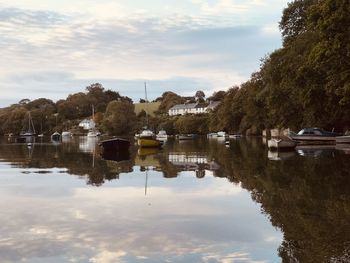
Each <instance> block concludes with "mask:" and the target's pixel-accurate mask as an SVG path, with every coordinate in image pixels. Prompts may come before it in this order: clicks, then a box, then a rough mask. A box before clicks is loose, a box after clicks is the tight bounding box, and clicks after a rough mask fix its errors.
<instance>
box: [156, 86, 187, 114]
mask: <svg viewBox="0 0 350 263" xmlns="http://www.w3.org/2000/svg"><path fill="white" fill-rule="evenodd" d="M157 100H158V101H159V100H161V104H160V106H159V112H161V113H166V112H168V110H169V109H170V108H171V107H173V106H174V105H176V104H182V103H185V101H186V99H185V98H183V97H181V96H179V95H177V94H176V93H174V92H171V91H167V92H164V93H163V94H162V96H161V97H160V98H157V99H156V101H157Z"/></svg>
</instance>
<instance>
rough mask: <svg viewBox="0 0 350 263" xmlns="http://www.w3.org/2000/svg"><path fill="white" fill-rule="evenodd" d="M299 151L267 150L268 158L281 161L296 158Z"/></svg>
mask: <svg viewBox="0 0 350 263" xmlns="http://www.w3.org/2000/svg"><path fill="white" fill-rule="evenodd" d="M296 155H297V153H296V152H295V151H294V150H292V151H270V150H268V152H267V158H269V160H271V161H281V160H287V159H291V158H295V156H296Z"/></svg>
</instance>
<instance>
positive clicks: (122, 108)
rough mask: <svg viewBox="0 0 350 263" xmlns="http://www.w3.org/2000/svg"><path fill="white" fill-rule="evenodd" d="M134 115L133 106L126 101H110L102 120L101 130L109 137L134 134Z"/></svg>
mask: <svg viewBox="0 0 350 263" xmlns="http://www.w3.org/2000/svg"><path fill="white" fill-rule="evenodd" d="M135 125H136V114H135V112H134V105H133V104H132V103H130V102H128V101H122V100H119V101H117V100H114V101H111V102H110V103H109V104H108V106H107V109H106V112H105V114H104V118H103V120H102V128H103V129H104V130H105V131H106V132H107V133H108V134H111V135H127V134H132V133H134V128H135Z"/></svg>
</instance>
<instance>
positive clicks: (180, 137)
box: [176, 134, 196, 140]
mask: <svg viewBox="0 0 350 263" xmlns="http://www.w3.org/2000/svg"><path fill="white" fill-rule="evenodd" d="M195 137H196V135H195V134H177V135H176V138H177V139H178V140H193V139H194V138H195Z"/></svg>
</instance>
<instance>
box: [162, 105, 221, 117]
mask: <svg viewBox="0 0 350 263" xmlns="http://www.w3.org/2000/svg"><path fill="white" fill-rule="evenodd" d="M219 104H220V101H214V102H209V103H198V102H197V103H185V104H177V105H175V106H173V107H171V108H170V109H169V111H168V114H169V116H175V115H185V114H200V113H208V111H209V110H214V109H215V108H216V107H217V106H218V105H219Z"/></svg>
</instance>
